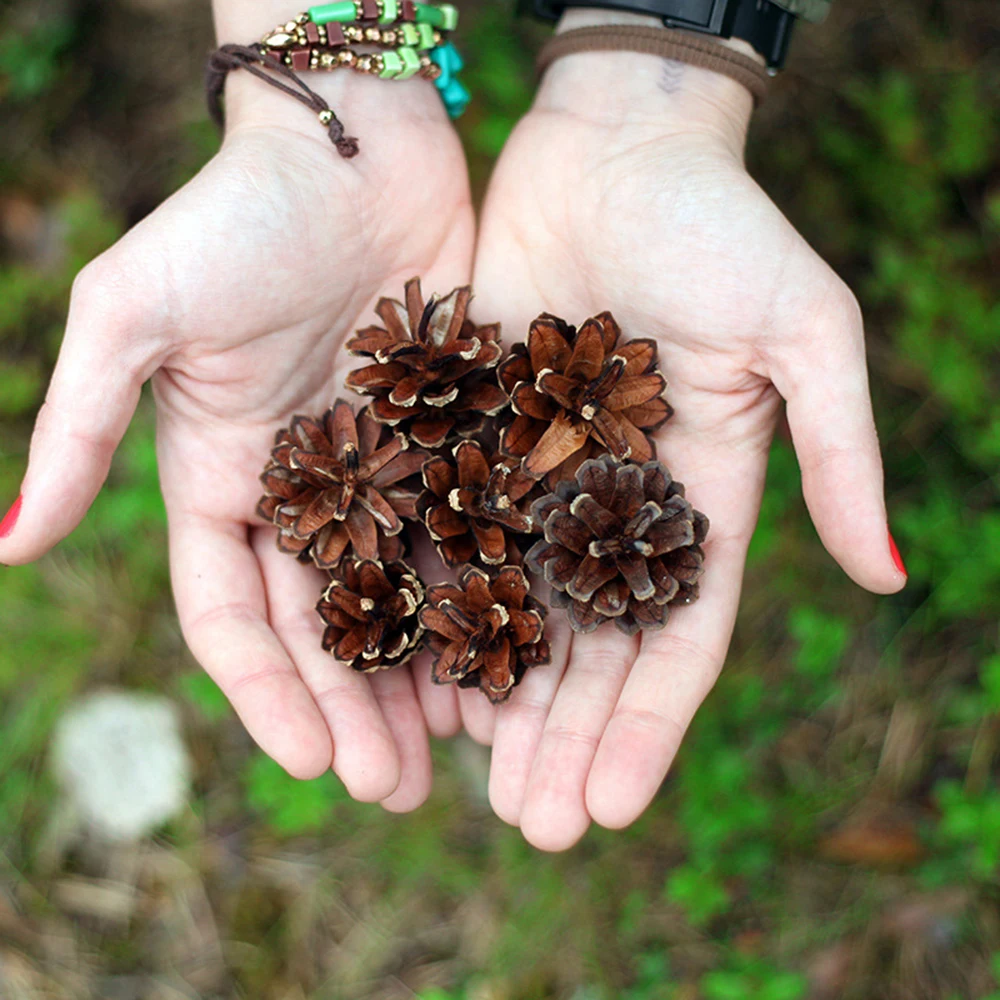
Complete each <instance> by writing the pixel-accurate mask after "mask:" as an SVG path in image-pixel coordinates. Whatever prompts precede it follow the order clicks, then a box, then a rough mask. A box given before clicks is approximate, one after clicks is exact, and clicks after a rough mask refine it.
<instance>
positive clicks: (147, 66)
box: [0, 0, 1000, 1000]
mask: <svg viewBox="0 0 1000 1000" xmlns="http://www.w3.org/2000/svg"><path fill="white" fill-rule="evenodd" d="M206 7H207V4H204V3H202V0H103V2H101V3H98V2H97V0H32V2H30V3H29V2H28V0H10V2H8V3H7V4H5V5H4V7H3V8H2V10H0V95H2V110H0V129H2V134H3V143H2V145H0V498H7V499H8V500H10V499H13V497H14V496H15V495H16V493H17V488H18V483H19V480H20V476H21V474H22V472H23V468H24V459H25V454H26V448H27V442H28V436H29V431H30V427H31V422H32V418H33V414H34V412H35V410H36V408H37V407H38V405H39V404H40V402H41V399H42V397H43V394H44V388H45V384H46V380H47V376H48V372H49V370H50V368H51V365H52V363H53V360H54V358H55V356H56V352H57V349H58V345H59V340H60V336H61V332H62V323H63V319H64V314H65V309H66V302H67V296H68V292H69V288H70V283H71V281H72V278H73V275H74V274H75V272H76V271H77V270H78V268H79V267H80V266H81V265H82V264H83V263H85V262H86V261H87V260H88V259H89V258H90V257H91V256H93V255H94V254H96V253H97V252H99V251H100V250H101V249H103V248H104V247H105V246H107V245H109V244H110V243H111V242H112V241H113V240H114V239H115V238H116V237H117V236H118V235H119V234H120V233H121V232H123V231H124V229H125V228H126V227H128V226H129V225H130V224H132V223H134V222H135V221H136V220H138V219H139V218H141V217H142V216H143V215H144V214H146V213H147V212H149V211H150V210H151V209H152V208H153V207H155V205H156V204H157V203H158V202H159V201H160V200H161V199H162V198H163V197H164V196H165V195H166V194H168V193H169V192H170V191H171V190H172V189H174V188H175V187H176V186H177V185H179V184H180V183H182V182H183V181H184V180H185V179H186V178H187V177H189V176H190V175H191V174H192V173H193V172H194V171H195V170H196V169H197V168H198V167H199V166H200V164H201V163H202V162H204V160H205V159H206V158H207V157H208V156H209V155H210V154H211V152H212V150H213V149H214V147H215V144H216V142H217V140H216V137H215V136H214V134H213V132H212V130H211V129H210V127H209V126H208V124H207V122H206V120H205V116H204V113H203V110H202V104H201V94H200V89H199V79H200V72H201V62H202V58H203V56H204V53H205V51H206V49H207V47H208V46H209V44H210V27H209V23H208V16H207V11H206V9H205V8H206ZM466 7H468V8H470V9H469V10H468V11H467V14H466V25H467V26H466V29H465V32H464V34H465V43H466V47H467V49H468V51H469V52H470V53H471V54H472V55H473V59H472V60H470V61H471V62H472V66H471V71H470V74H469V75H470V81H469V82H470V84H471V86H472V88H473V90H474V92H475V93H476V102H475V104H474V105H473V109H472V110H470V112H469V114H468V116H467V117H466V119H465V120H464V121H463V124H462V128H463V133H464V135H465V137H466V139H467V143H468V148H469V151H470V156H471V159H472V164H473V170H474V175H475V178H476V182H477V184H478V185H479V186H480V187H481V185H482V183H483V181H484V179H485V177H486V175H487V173H488V170H489V166H490V163H491V161H492V159H493V158H494V156H495V155H496V153H497V152H498V150H499V149H500V147H501V144H502V142H503V139H504V137H505V135H506V134H507V132H508V130H509V128H510V127H511V124H512V122H513V121H514V120H515V118H516V116H517V115H518V114H519V113H520V112H521V111H522V110H523V109H524V108H525V107H526V106H527V104H528V102H529V100H530V91H531V81H532V73H531V69H530V65H531V58H530V47H531V44H532V42H533V40H534V39H535V38H536V37H537V32H536V31H535V29H534V28H532V27H530V26H521V27H519V28H517V29H514V28H512V27H511V26H510V21H509V11H508V9H507V4H506V3H504V4H499V3H491V4H480V5H478V6H477V5H474V4H466ZM472 8H475V14H473V11H472ZM998 70H1000V11H998V9H997V4H996V3H995V2H993V0H910V2H908V3H906V4H900V3H892V4H890V3H887V2H881V3H871V2H868V0H838V2H837V4H835V13H834V15H833V17H832V19H831V21H830V22H829V23H828V24H826V25H824V26H823V27H820V28H805V29H804V30H801V31H800V32H799V38H798V41H797V45H796V46H795V52H794V56H793V59H792V61H791V67H790V70H789V72H788V73H787V74H786V75H785V76H784V77H783V78H782V79H781V80H780V82H779V83H778V85H777V88H776V93H775V95H774V97H773V98H772V100H771V101H770V102H769V103H768V104H767V105H766V106H765V107H764V108H763V109H762V111H761V112H760V113H759V114H758V116H757V118H756V121H755V126H754V130H753V138H752V145H751V154H750V159H751V164H752V168H753V170H754V173H755V175H756V176H757V177H758V178H759V179H760V180H761V183H762V184H764V186H765V187H766V188H767V189H768V190H769V191H770V192H771V193H772V195H773V197H774V198H775V199H776V201H777V202H778V203H779V204H780V205H781V206H782V208H783V209H784V210H785V211H786V212H787V213H788V214H789V216H790V217H791V218H792V219H793V220H794V222H795V223H796V224H797V225H798V226H799V227H800V228H801V230H802V231H803V232H804V233H805V234H806V236H807V237H808V238H809V239H810V241H811V242H812V243H813V245H815V246H816V247H817V249H818V250H819V251H820V252H821V253H822V254H823V255H824V256H826V257H827V258H828V259H829V260H830V261H831V262H832V264H833V265H834V266H835V267H836V268H837V269H838V271H839V272H840V273H841V274H843V275H844V276H845V278H846V279H847V280H848V281H849V282H850V283H851V285H852V286H853V287H854V288H855V289H856V291H857V292H858V294H859V296H860V297H861V299H862V302H863V304H864V306H865V311H866V315H867V319H868V327H869V331H870V362H871V369H872V381H873V387H874V392H875V395H876V402H877V410H878V417H879V426H880V428H881V433H882V442H883V448H884V454H885V457H886V472H887V481H888V489H889V501H890V510H891V514H892V520H893V527H894V530H895V532H896V536H897V540H898V541H899V544H900V547H901V549H902V550H903V552H904V555H905V557H906V560H907V565H908V568H909V570H910V584H909V586H908V587H907V589H906V590H905V591H904V592H903V593H902V594H900V595H898V596H896V597H894V598H888V599H880V598H875V597H872V596H870V595H867V594H865V593H862V592H861V591H860V590H858V589H857V588H856V587H854V586H853V585H852V584H851V583H849V582H848V581H847V580H846V579H845V578H844V577H843V576H842V575H841V574H840V573H839V571H838V570H837V569H836V567H835V566H834V565H833V564H832V562H831V560H830V559H829V558H828V557H827V556H826V555H825V554H824V552H823V550H822V548H821V546H820V544H819V541H818V539H817V538H816V536H815V533H814V531H813V529H812V528H811V527H810V525H809V521H808V518H807V516H806V514H805V511H804V507H803V504H802V501H801V498H800V494H799V485H798V473H797V469H796V466H795V461H794V458H793V456H792V453H791V450H790V447H789V445H788V443H787V440H786V438H785V437H784V436H782V435H779V438H778V440H777V441H776V443H775V446H774V455H773V463H772V466H771V472H770V477H769V483H768V491H767V496H766V500H765V504H764V512H763V516H762V519H761V524H760V528H759V530H758V532H757V535H756V537H755V540H754V544H753V550H752V558H751V562H750V567H749V570H748V577H747V585H746V597H745V601H744V607H743V610H742V614H741V618H740V622H739V626H738V629H737V635H736V640H735V643H734V647H733V652H732V656H731V658H730V662H729V665H728V667H727V669H726V671H725V673H724V676H723V678H722V681H721V682H720V684H719V686H718V688H717V689H716V691H715V692H714V693H713V695H712V696H711V697H710V698H709V700H708V702H707V704H706V705H705V707H704V709H703V710H702V712H701V713H700V715H699V716H698V718H697V719H696V721H695V724H694V727H693V730H692V732H691V734H690V736H689V738H688V740H687V742H686V744H685V746H684V748H683V751H682V753H681V756H680V759H679V761H678V764H677V766H676V767H675V769H674V771H673V772H672V775H671V776H670V778H669V779H668V780H667V782H666V784H665V786H664V788H663V790H662V793H661V794H660V796H659V798H658V800H657V802H656V803H655V804H654V806H653V807H652V808H651V809H650V810H649V813H648V814H647V815H646V816H645V817H644V818H643V819H642V820H641V821H640V822H639V823H637V824H636V825H635V827H634V828H632V829H630V830H628V831H626V832H625V833H621V834H615V835H609V834H606V833H603V832H601V831H593V832H592V833H591V834H589V835H588V836H587V837H586V839H585V840H584V841H583V842H582V843H581V844H580V845H579V846H578V847H577V848H576V849H574V850H573V851H571V852H569V853H568V854H566V855H564V856H558V857H549V856H544V855H541V854H539V853H537V852H535V851H534V850H532V849H531V848H529V847H527V846H526V845H525V844H524V843H523V841H522V840H521V838H520V837H519V835H518V833H517V832H516V831H513V830H510V829H507V828H505V827H504V826H503V825H502V824H501V823H500V822H499V821H497V820H496V819H495V818H493V817H492V815H491V813H490V811H489V808H488V805H487V803H486V800H485V775H486V768H487V761H488V757H487V751H484V750H482V749H481V748H478V747H475V746H472V745H470V744H468V743H465V742H461V741H459V742H457V743H455V744H449V745H447V746H439V747H437V748H436V751H435V752H436V755H437V758H438V767H439V773H440V778H439V780H438V783H437V787H436V790H435V792H434V795H433V798H432V800H431V802H430V803H429V804H428V805H427V806H426V807H425V808H424V809H422V810H420V811H419V812H418V813H417V814H415V815H413V816H409V817H402V818H397V817H391V816H387V815H385V814H384V813H383V812H382V811H381V810H379V809H378V808H377V807H367V806H359V805H356V804H353V803H352V802H350V801H349V800H348V799H347V797H346V795H345V794H344V792H343V790H342V788H341V787H340V786H339V785H338V783H337V781H336V780H335V779H334V778H333V777H332V776H329V777H327V778H324V779H321V780H319V781H316V782H312V783H308V784H297V783H295V782H293V781H291V780H290V779H288V778H287V777H285V776H284V775H283V772H281V771H280V769H279V768H277V767H276V766H275V765H273V764H272V763H270V762H269V761H268V760H267V759H265V758H263V757H262V756H261V755H260V754H259V753H258V752H256V751H255V750H254V749H253V748H252V747H251V746H250V745H249V743H248V740H247V738H246V737H245V735H244V734H243V732H242V730H241V728H240V726H239V724H238V722H236V720H235V719H234V718H233V716H232V714H231V713H230V711H229V710H228V708H227V707H226V705H225V702H224V701H223V700H222V699H221V696H220V695H219V693H218V692H217V690H216V689H214V687H213V686H212V685H211V682H209V681H208V680H207V679H206V678H205V677H204V676H203V675H202V674H201V673H200V672H199V671H198V670H197V668H196V667H195V665H194V663H193V662H192V661H191V659H190V657H189V656H188V654H187V653H186V652H185V650H184V648H183V644H182V642H181V639H180V637H179V634H178V629H177V625H176V622H175V620H174V617H173V614H172V610H171V603H170V597H169V591H168V580H167V571H166V566H165V547H164V544H163V540H164V531H165V525H164V516H163V511H162V507H161V502H160V499H159V494H158V489H157V483H156V467H155V457H154V449H153V431H152V421H151V418H150V410H149V407H148V405H144V406H143V407H142V409H141V411H140V415H139V418H138V419H137V421H136V423H135V425H134V427H133V428H132V430H131V431H130V433H129V435H128V438H127V441H126V443H125V445H124V447H123V448H122V450H121V452H120V455H119V457H118V460H117V461H116V463H115V467H114V470H113V473H112V476H111V481H110V484H109V487H108V489H106V490H105V491H104V493H103V494H102V495H101V497H100V499H99V500H98V502H97V504H96V506H95V508H94V510H93V511H92V513H91V514H90V515H89V516H88V518H87V519H86V521H85V523H84V525H83V527H82V528H81V529H80V530H79V531H77V532H76V533H75V534H74V536H73V537H72V538H71V539H70V540H69V541H68V542H67V543H65V544H64V545H62V546H61V547H60V548H59V550H58V551H57V552H56V553H54V554H53V555H51V556H50V557H48V558H47V559H45V560H43V561H42V562H41V563H40V564H38V565H36V566H32V567H27V568H23V569H17V570H0V727H2V729H0V733H2V736H0V994H2V995H3V997H4V998H5V1000H6V998H8V997H10V998H16V1000H21V998H36V997H38V998H41V997H45V998H72V1000H78V998H87V997H91V996H94V997H101V998H109V1000H119V998H120V1000H128V998H133V997H134V998H142V1000H150V998H153V1000H159V998H163V1000H168V998H169V1000H173V998H182V997H184V998H191V997H197V998H222V997H246V998H258V997H259V998H268V1000H295V998H316V1000H326V998H330V1000H351V998H386V1000H388V998H393V1000H394V998H412V997H415V996H416V997H420V998H423V1000H534V998H542V997H546V998H558V1000H562V998H565V1000H751V998H752V1000H802V998H812V1000H826V998H831V1000H832V998H843V1000H885V998H888V1000H897V998H899V1000H924V998H926V1000H987V998H994V1000H995V998H998V997H1000V905H998V904H1000V878H998V872H1000V791H998V786H997V771H998V763H1000V720H998V713H1000V642H998V626H997V622H998V617H1000V505H998V488H1000V479H998V475H997V469H998V463H1000V391H998V379H1000V370H998V363H997V362H998V354H997V342H998V334H1000V306H998V302H997V294H996V293H997V274H998V265H1000V134H998V131H1000V129H998V123H1000V72H998ZM802 335H803V336H808V335H809V331H808V330H803V331H802ZM105 685H116V686H124V687H127V688H137V689H150V690H156V691H166V692H168V693H169V694H171V696H172V697H173V698H174V699H176V700H177V702H178V703H179V704H180V705H181V706H182V707H183V712H184V715H185V724H186V733H187V737H188V741H189V744H190V746H191V747H192V751H193V754H194V757H195V761H196V771H197V789H196V791H197V794H196V797H195V798H194V800H193V802H192V804H191V807H190V810H189V811H188V813H187V814H186V815H185V816H184V817H183V818H182V819H181V820H180V821H178V822H176V823H175V824H173V825H172V826H171V827H170V828H169V829H166V830H163V831H162V833H161V835H160V836H159V837H158V838H156V840H155V841H153V842H148V843H146V844H144V845H141V846H138V847H136V848H134V849H129V850H127V851H115V852H108V851H106V850H104V851H102V850H101V849H100V848H98V847H96V846H95V845H80V844H79V843H76V842H74V841H72V840H71V839H70V838H68V837H67V836H66V835H65V832H64V831H63V829H62V826H61V821H60V812H59V809H58V807H57V799H56V796H55V794H54V789H53V787H52V782H51V779H50V778H49V777H48V773H47V769H46V766H45V755H46V749H47V745H48V741H49V738H50V734H51V727H52V724H53V722H54V720H55V719H56V718H57V717H58V715H59V713H60V712H61V710H62V709H63V708H64V706H65V705H66V704H67V703H68V701H69V700H71V699H73V698H74V697H75V696H77V695H79V694H80V693H82V692H84V691H87V690H89V689H93V688H96V687H101V686H105Z"/></svg>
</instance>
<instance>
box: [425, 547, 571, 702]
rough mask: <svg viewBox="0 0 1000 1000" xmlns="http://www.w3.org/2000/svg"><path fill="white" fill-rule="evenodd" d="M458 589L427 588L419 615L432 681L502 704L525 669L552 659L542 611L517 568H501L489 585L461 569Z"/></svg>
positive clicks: (473, 572)
mask: <svg viewBox="0 0 1000 1000" xmlns="http://www.w3.org/2000/svg"><path fill="white" fill-rule="evenodd" d="M458 584H459V585H458V586H457V587H455V586H452V585H451V584H441V585H439V586H436V587H430V588H428V590H427V604H426V605H425V606H424V608H423V610H421V612H420V623H421V625H423V626H424V628H426V629H427V631H428V635H427V641H428V644H429V645H430V647H431V649H433V650H434V652H435V653H437V660H436V661H435V663H434V672H433V674H432V677H433V679H434V681H435V683H437V684H450V683H453V682H456V681H457V682H458V685H459V687H478V688H480V690H482V692H483V693H484V694H485V695H486V697H487V698H489V699H490V701H491V702H493V703H494V704H500V703H501V702H504V701H506V700H507V699H508V698H509V697H510V693H511V690H512V689H513V688H514V686H515V685H516V684H519V683H520V681H521V678H522V677H523V676H524V674H525V672H526V671H527V669H528V668H529V667H535V666H540V665H541V664H544V663H548V662H549V660H550V658H551V656H550V652H549V644H548V642H546V640H545V639H544V638H542V633H543V629H544V622H545V615H546V609H545V606H544V605H543V604H541V602H539V601H536V600H535V599H534V598H533V597H532V596H531V595H530V594H529V593H528V581H527V579H526V578H525V575H524V573H523V572H522V571H521V570H520V569H519V568H518V567H517V566H504V568H503V569H501V570H500V572H499V573H497V575H496V576H495V577H493V578H492V579H490V577H488V576H487V575H486V573H484V572H483V571H482V570H481V569H476V568H475V567H473V566H463V567H462V569H461V570H459V574H458Z"/></svg>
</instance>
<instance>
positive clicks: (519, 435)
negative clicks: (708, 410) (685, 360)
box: [497, 312, 673, 489]
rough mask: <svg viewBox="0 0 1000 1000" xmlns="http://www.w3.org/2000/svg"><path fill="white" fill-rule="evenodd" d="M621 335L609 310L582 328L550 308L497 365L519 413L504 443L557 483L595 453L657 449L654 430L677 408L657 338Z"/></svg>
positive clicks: (648, 453)
mask: <svg viewBox="0 0 1000 1000" xmlns="http://www.w3.org/2000/svg"><path fill="white" fill-rule="evenodd" d="M620 338H621V330H620V329H619V327H618V324H617V323H616V322H615V319H614V317H613V316H612V315H611V313H609V312H604V313H601V314H600V315H599V316H595V317H593V318H592V319H588V320H587V321H586V322H585V323H584V324H583V326H581V327H580V329H579V331H578V330H577V329H576V328H575V327H572V326H570V325H569V324H568V323H566V322H564V321H563V320H561V319H559V318H558V317H556V316H550V315H549V314H548V313H545V314H543V315H541V316H539V317H538V319H536V320H535V321H534V322H533V323H532V324H531V328H530V330H529V331H528V339H527V346H524V345H520V344H519V345H517V346H516V347H514V349H513V350H512V351H511V354H510V356H509V357H508V358H507V359H506V360H505V361H504V362H503V364H501V365H500V368H499V369H498V372H497V374H498V377H499V380H500V384H501V385H502V386H503V388H504V390H505V391H506V392H507V394H508V395H509V396H510V401H511V407H512V409H513V410H514V413H515V414H516V416H515V417H514V420H513V421H512V422H511V423H510V424H509V425H508V426H507V427H506V428H504V431H503V435H502V437H501V439H500V450H501V451H502V452H503V453H504V454H505V455H510V456H512V457H514V458H519V459H522V460H523V462H522V467H523V469H524V471H525V472H526V473H527V474H528V475H530V476H534V477H535V478H536V479H541V478H542V477H543V476H544V477H545V481H546V483H547V484H548V486H549V487H550V488H551V489H554V488H555V486H556V484H557V483H559V482H562V481H563V480H565V479H570V478H572V476H573V475H574V474H575V472H576V470H577V469H578V468H579V467H580V465H581V464H582V463H583V462H584V461H586V460H587V459H588V458H590V457H596V456H598V455H603V454H605V453H607V452H610V453H611V454H612V455H614V457H615V458H617V459H621V460H624V459H627V458H628V459H631V460H632V461H634V462H639V463H640V464H641V463H642V462H648V461H649V460H650V459H652V458H655V457H656V447H655V445H654V444H653V441H652V440H651V438H650V436H649V435H650V434H651V433H652V432H653V431H655V430H656V429H657V428H658V427H660V426H661V425H662V424H663V423H664V422H665V421H666V420H667V419H668V418H669V417H670V415H671V413H672V412H673V411H672V410H671V408H670V406H669V404H668V403H667V401H666V400H665V399H664V398H663V396H662V393H663V390H664V388H665V387H666V382H665V380H664V378H663V376H662V375H661V374H660V373H659V372H658V371H657V370H656V343H655V342H654V341H652V340H628V341H625V342H621V343H620V342H619V341H620Z"/></svg>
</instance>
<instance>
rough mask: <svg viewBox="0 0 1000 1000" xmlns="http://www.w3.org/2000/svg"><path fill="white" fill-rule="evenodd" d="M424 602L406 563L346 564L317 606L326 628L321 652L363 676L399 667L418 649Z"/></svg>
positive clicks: (369, 562)
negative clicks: (331, 655)
mask: <svg viewBox="0 0 1000 1000" xmlns="http://www.w3.org/2000/svg"><path fill="white" fill-rule="evenodd" d="M423 601H424V586H423V584H422V583H421V582H420V579H419V577H418V576H417V575H416V573H415V572H414V571H413V570H412V569H411V568H410V567H409V566H407V565H406V563H404V562H399V561H397V562H389V563H386V564H385V565H384V566H383V565H380V564H379V563H377V562H372V561H370V560H357V559H348V560H347V561H346V562H345V563H343V565H342V566H341V570H340V578H339V579H335V580H333V581H332V582H331V583H330V586H329V587H328V588H327V589H326V593H324V594H323V597H322V598H321V600H320V602H319V604H317V605H316V610H317V611H318V612H319V615H320V617H321V618H322V619H323V621H324V622H325V623H326V626H327V627H326V631H325V632H324V633H323V649H325V650H326V651H327V652H328V653H332V654H333V655H334V656H335V657H336V658H337V659H338V660H340V661H341V662H342V663H347V664H349V665H350V666H351V667H353V668H354V669H355V670H360V671H362V672H363V673H366V674H367V673H372V672H373V671H375V670H389V669H391V668H392V667H398V666H399V665H400V664H403V663H406V661H407V660H409V659H410V657H411V656H413V654H414V653H415V652H416V651H417V650H418V649H419V648H420V640H421V637H422V636H423V633H424V630H423V626H422V625H421V624H420V620H419V618H418V611H419V609H420V606H421V605H422V604H423Z"/></svg>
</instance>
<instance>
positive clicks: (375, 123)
mask: <svg viewBox="0 0 1000 1000" xmlns="http://www.w3.org/2000/svg"><path fill="white" fill-rule="evenodd" d="M307 6H308V4H307V3H305V2H304V0H300V2H299V4H297V3H296V0H214V4H213V10H214V15H215V26H216V37H217V39H218V43H219V44H220V45H222V44H225V43H228V42H236V43H239V44H250V43H252V42H254V41H257V40H258V39H260V38H262V37H263V36H264V35H266V34H268V33H269V32H270V31H271V30H272V29H274V28H275V27H277V26H279V25H281V24H283V23H284V22H286V21H288V20H290V19H292V18H294V17H295V16H296V15H297V14H298V13H300V12H301V11H302V10H305V9H306V7H307ZM300 76H301V78H302V80H303V82H304V83H305V84H306V85H307V86H308V87H309V88H310V89H311V90H313V91H315V92H316V93H317V94H319V95H320V96H321V97H323V98H324V99H325V100H326V101H327V103H328V104H329V105H330V107H331V108H332V109H333V111H334V112H335V113H336V114H337V116H338V117H339V118H341V120H342V121H343V122H344V125H345V128H346V130H347V132H348V134H351V135H359V136H360V137H361V138H362V139H363V138H364V134H365V133H370V132H371V130H374V129H382V128H384V127H386V126H387V125H388V126H389V127H391V123H392V122H393V121H396V120H399V119H401V118H407V119H410V120H415V121H419V122H435V123H440V124H447V123H448V115H447V112H446V110H445V108H444V105H443V103H442V101H441V98H440V97H439V95H438V92H437V89H436V88H435V87H434V85H433V84H432V83H430V82H429V81H427V80H425V79H420V78H418V77H414V78H413V79H410V80H405V81H401V80H391V81H386V80H380V79H378V78H377V77H374V76H371V75H368V74H363V73H358V72H355V71H354V70H352V69H349V68H337V69H331V70H316V71H307V72H303V73H301V74H300ZM225 100H226V130H227V132H232V131H233V130H235V129H238V128H240V127H254V128H259V127H279V128H285V129H290V130H292V131H298V132H302V133H304V134H308V135H311V136H313V137H315V138H319V139H321V140H323V139H324V132H323V129H322V127H321V126H320V125H319V124H318V123H317V116H316V115H315V114H313V113H312V112H311V111H309V109H308V108H305V107H302V106H301V105H299V104H298V102H296V101H293V100H291V99H290V98H289V97H288V96H287V95H285V94H282V93H281V92H280V91H278V90H276V89H275V88H273V87H270V86H268V85H267V84H266V83H265V82H264V81H263V80H259V79H256V78H255V77H254V76H253V75H252V74H250V73H247V72H243V71H240V70H236V71H234V72H231V73H230V74H229V76H228V78H227V80H226V90H225Z"/></svg>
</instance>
